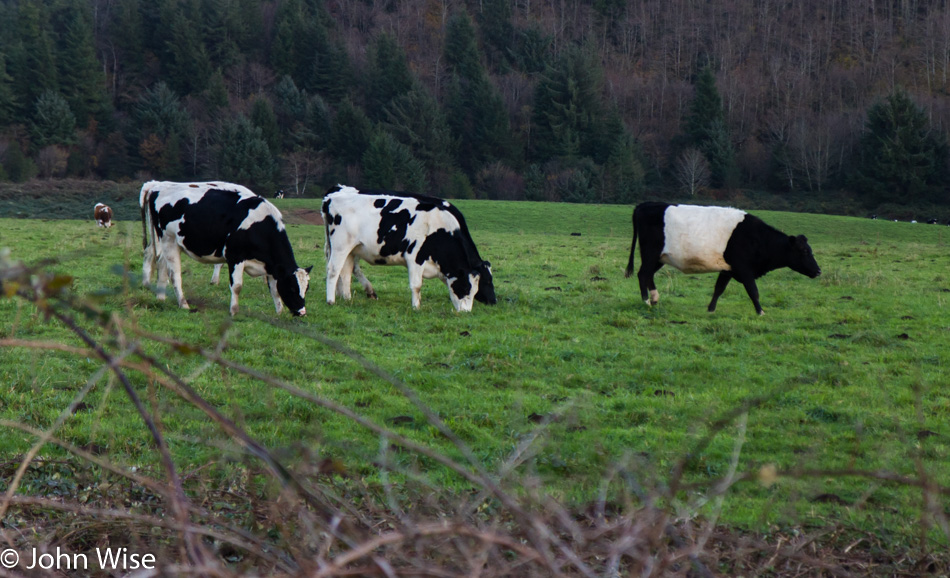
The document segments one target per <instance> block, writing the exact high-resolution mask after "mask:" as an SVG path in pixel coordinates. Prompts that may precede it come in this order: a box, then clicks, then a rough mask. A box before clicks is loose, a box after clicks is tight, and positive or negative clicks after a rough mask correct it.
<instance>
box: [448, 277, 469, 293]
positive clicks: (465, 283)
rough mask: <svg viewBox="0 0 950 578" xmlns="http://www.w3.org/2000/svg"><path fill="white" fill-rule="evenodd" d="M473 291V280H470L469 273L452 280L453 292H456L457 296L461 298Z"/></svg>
mask: <svg viewBox="0 0 950 578" xmlns="http://www.w3.org/2000/svg"><path fill="white" fill-rule="evenodd" d="M471 291H472V282H471V281H470V280H469V278H468V275H463V276H462V277H459V278H458V279H456V280H455V281H452V293H455V296H456V297H458V298H459V299H463V298H465V297H467V296H468V294H469V293H471Z"/></svg>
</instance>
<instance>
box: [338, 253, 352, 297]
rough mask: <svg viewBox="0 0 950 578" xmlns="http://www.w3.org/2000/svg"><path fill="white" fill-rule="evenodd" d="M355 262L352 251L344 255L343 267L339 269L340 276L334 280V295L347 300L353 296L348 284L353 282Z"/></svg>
mask: <svg viewBox="0 0 950 578" xmlns="http://www.w3.org/2000/svg"><path fill="white" fill-rule="evenodd" d="M355 264H356V257H355V256H354V255H353V253H350V254H349V255H347V256H346V260H345V261H343V268H342V269H341V270H340V278H339V279H337V282H336V296H337V297H342V298H343V299H346V300H347V301H349V300H350V299H352V298H353V293H352V290H351V288H350V285H351V284H352V283H353V266H354V265H355Z"/></svg>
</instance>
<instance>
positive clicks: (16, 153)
mask: <svg viewBox="0 0 950 578" xmlns="http://www.w3.org/2000/svg"><path fill="white" fill-rule="evenodd" d="M3 170H4V172H6V176H7V178H8V179H10V180H11V181H13V182H14V183H22V182H25V181H28V180H30V179H32V178H33V176H34V175H35V174H36V165H34V164H33V161H32V160H30V158H29V157H27V156H26V155H25V154H23V149H22V148H20V143H18V142H17V141H15V140H14V141H11V142H10V146H9V147H8V148H7V152H6V154H5V155H4V157H3Z"/></svg>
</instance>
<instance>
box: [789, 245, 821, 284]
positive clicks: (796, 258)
mask: <svg viewBox="0 0 950 578" xmlns="http://www.w3.org/2000/svg"><path fill="white" fill-rule="evenodd" d="M788 242H789V250H788V267H789V269H791V270H792V271H795V272H796V273H801V274H802V275H806V276H808V277H811V278H812V279H814V278H815V277H817V276H819V275H821V267H819V266H818V262H817V261H815V255H814V254H812V252H811V247H810V246H809V245H808V239H806V238H805V235H799V236H797V237H794V236H789V237H788Z"/></svg>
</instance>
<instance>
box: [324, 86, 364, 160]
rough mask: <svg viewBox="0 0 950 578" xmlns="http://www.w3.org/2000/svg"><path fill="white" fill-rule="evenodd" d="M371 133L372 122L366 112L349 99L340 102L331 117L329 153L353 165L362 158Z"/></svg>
mask: <svg viewBox="0 0 950 578" xmlns="http://www.w3.org/2000/svg"><path fill="white" fill-rule="evenodd" d="M372 134H373V124H372V123H371V122H370V120H369V118H368V117H367V116H366V113H364V112H363V111H362V109H359V108H357V107H356V106H355V105H354V104H353V103H352V102H351V101H350V100H349V99H346V100H344V101H343V102H342V103H341V104H340V109H339V110H338V111H337V113H336V118H334V119H333V127H332V129H331V131H330V142H329V143H328V145H329V146H328V148H329V150H330V154H332V155H333V156H335V157H337V158H339V159H340V161H342V162H343V163H344V164H347V165H355V164H357V163H359V162H360V160H361V159H362V158H363V152H364V151H365V150H366V148H367V147H368V146H369V141H370V138H371V137H372Z"/></svg>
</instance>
